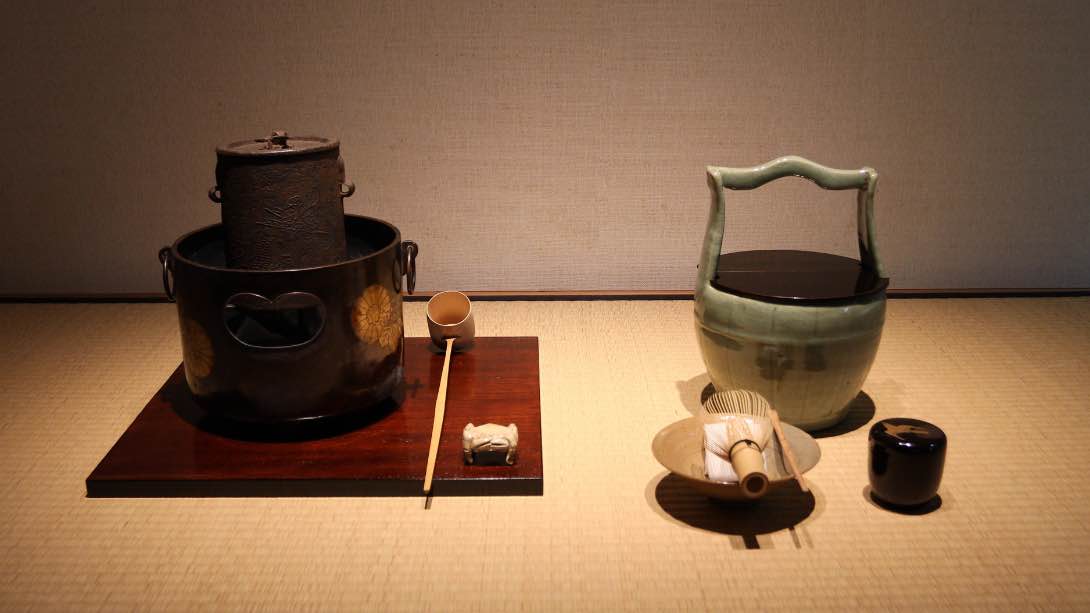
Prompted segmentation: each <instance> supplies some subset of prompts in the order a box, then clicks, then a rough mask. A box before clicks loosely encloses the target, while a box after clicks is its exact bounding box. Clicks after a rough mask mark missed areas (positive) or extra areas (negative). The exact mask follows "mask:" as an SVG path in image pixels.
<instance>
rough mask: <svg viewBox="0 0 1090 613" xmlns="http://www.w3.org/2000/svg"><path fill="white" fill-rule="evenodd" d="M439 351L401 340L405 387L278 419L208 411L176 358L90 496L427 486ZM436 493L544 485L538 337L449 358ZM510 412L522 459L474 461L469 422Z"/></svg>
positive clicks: (530, 491)
mask: <svg viewBox="0 0 1090 613" xmlns="http://www.w3.org/2000/svg"><path fill="white" fill-rule="evenodd" d="M442 366H443V355H442V353H436V351H434V350H433V349H432V346H431V344H430V341H429V340H428V339H423V338H408V339H405V393H404V398H403V399H401V400H400V404H398V402H396V401H395V400H391V401H389V402H387V403H386V404H384V405H382V406H379V407H375V408H374V409H372V410H369V411H366V412H364V413H363V414H359V415H354V416H351V417H349V418H346V419H338V420H333V421H323V422H319V423H314V424H304V425H288V426H280V427H257V426H252V425H240V424H233V423H229V422H224V421H221V420H216V419H213V418H211V417H210V416H209V415H207V414H205V413H204V412H203V411H201V409H200V407H199V406H197V404H196V401H195V400H194V399H193V397H192V395H191V394H190V393H189V390H188V388H187V387H186V384H185V376H184V374H183V372H182V369H181V367H180V366H179V367H178V369H177V370H175V371H174V373H173V374H172V375H171V376H170V378H169V379H168V380H167V382H166V383H165V384H164V385H163V387H162V388H161V389H160V390H159V391H158V392H157V393H156V394H155V396H154V397H153V398H152V399H151V400H150V401H149V402H148V405H147V406H146V407H145V408H144V410H143V411H142V412H141V413H140V414H139V415H138V416H137V417H136V420H135V421H134V422H133V423H132V425H131V426H129V428H128V430H126V431H125V433H124V434H122V435H121V438H120V439H119V440H118V441H117V443H116V444H115V445H114V447H113V448H112V449H111V450H110V452H109V453H107V454H106V457H105V458H103V460H102V462H100V463H99V465H98V467H97V468H95V470H94V472H92V473H91V475H90V476H89V477H88V478H87V495H88V496H89V497H113V496H119V497H147V496H340V495H345V496H368V495H371V496H411V495H420V493H421V488H422V485H423V480H424V469H425V466H426V463H427V457H428V443H429V435H430V433H431V425H432V412H433V409H434V405H435V397H436V391H437V389H438V386H439V378H440V374H441V371H442ZM448 386H449V387H448V395H447V416H446V420H445V421H444V425H443V431H442V437H441V439H440V443H439V452H438V457H437V460H436V469H435V484H434V486H433V490H432V492H433V494H434V495H437V496H444V495H490V494H491V495H534V494H541V493H542V457H541V397H540V390H539V383H538V341H537V338H534V337H500V338H497V337H493V338H479V339H477V342H476V344H475V346H474V347H473V348H472V349H470V350H468V351H466V352H463V353H455V354H454V355H453V356H452V357H451V369H450V380H449V384H448ZM468 422H473V423H474V424H477V425H480V424H483V423H489V422H494V423H499V424H502V425H507V424H509V423H514V424H515V425H517V426H518V429H519V458H518V461H517V462H516V464H515V465H514V466H475V465H467V464H465V462H464V461H463V459H462V428H464V427H465V425H466V423H468Z"/></svg>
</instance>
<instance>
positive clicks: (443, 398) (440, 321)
mask: <svg viewBox="0 0 1090 613" xmlns="http://www.w3.org/2000/svg"><path fill="white" fill-rule="evenodd" d="M427 311H428V332H429V333H430V334H431V342H432V343H434V344H435V346H436V347H439V348H440V349H443V351H444V355H443V375H442V377H440V379H439V393H438V394H437V395H436V396H435V418H434V420H433V421H432V427H431V445H430V446H429V448H428V467H427V470H426V471H425V472H424V497H425V502H424V506H425V508H427V507H428V506H429V501H430V496H431V483H432V478H433V477H434V476H435V458H436V456H437V455H438V453H439V436H440V434H441V433H442V431H443V414H444V413H445V412H446V406H447V375H448V374H449V373H450V353H451V351H452V350H458V351H462V350H465V349H468V348H470V347H472V346H473V338H474V332H475V331H474V326H473V307H472V305H471V304H470V302H469V297H468V296H466V295H465V294H463V293H462V292H439V293H438V294H436V295H434V296H432V298H431V300H429V301H428V309H427Z"/></svg>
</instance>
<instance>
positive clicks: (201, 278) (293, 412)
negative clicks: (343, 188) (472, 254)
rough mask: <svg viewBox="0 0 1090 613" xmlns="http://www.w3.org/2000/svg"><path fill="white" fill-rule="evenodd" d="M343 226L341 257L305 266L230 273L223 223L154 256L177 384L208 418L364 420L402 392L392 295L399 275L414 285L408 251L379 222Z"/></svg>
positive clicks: (358, 220)
mask: <svg viewBox="0 0 1090 613" xmlns="http://www.w3.org/2000/svg"><path fill="white" fill-rule="evenodd" d="M345 227H346V230H347V234H346V235H347V247H346V248H347V253H348V256H349V257H348V258H347V259H343V260H342V261H340V262H337V263H334V264H328V265H324V266H316V267H311V268H298V269H290V270H278V271H255V270H243V269H237V268H228V267H227V266H226V257H225V253H224V240H225V228H224V227H223V226H222V225H214V226H209V227H207V228H203V229H200V230H197V231H195V232H192V233H190V234H187V235H185V236H183V237H181V238H180V239H178V240H177V241H176V242H175V243H174V245H173V246H172V247H169V248H166V247H164V248H163V250H162V251H161V252H160V259H161V260H162V261H163V266H164V284H165V285H166V289H167V293H168V295H173V297H174V298H175V300H176V302H177V305H178V319H179V324H180V327H181V334H182V352H183V362H184V365H185V375H186V381H187V383H188V385H189V388H190V390H191V391H192V392H193V394H194V396H195V397H196V398H197V399H198V401H199V402H200V403H201V405H202V406H203V407H204V408H205V409H206V410H207V411H208V412H209V413H211V414H214V415H217V416H220V417H226V418H229V419H231V420H235V421H242V422H262V423H277V422H291V421H298V420H310V419H316V418H322V417H330V416H334V415H340V414H345V413H349V412H354V411H364V410H367V409H369V408H371V407H374V406H375V405H377V404H378V403H380V402H381V401H383V400H385V399H386V398H387V397H389V396H390V395H391V394H393V393H394V392H395V391H396V390H397V389H398V388H399V387H400V386H401V384H402V365H403V338H404V329H403V325H402V314H401V313H402V311H401V293H400V292H401V289H402V282H403V279H402V277H403V276H407V279H405V281H406V282H407V290H408V291H409V292H411V291H412V289H413V285H414V284H415V254H416V245H415V243H412V242H410V241H405V242H402V240H401V235H400V232H399V231H398V229H397V228H396V227H394V226H392V225H390V224H388V223H386V222H384V221H381V220H378V219H372V218H368V217H359V216H352V215H350V216H346V217H345ZM171 276H172V277H173V288H172V287H171V286H170V283H169V281H170V277H171Z"/></svg>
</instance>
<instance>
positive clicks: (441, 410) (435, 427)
mask: <svg viewBox="0 0 1090 613" xmlns="http://www.w3.org/2000/svg"><path fill="white" fill-rule="evenodd" d="M446 340H447V351H446V355H444V356H443V375H442V376H441V377H440V378H439V393H438V394H437V395H436V396H435V418H434V419H433V420H432V424H431V445H430V446H429V447H428V467H427V469H426V470H425V471H424V495H425V496H427V495H428V494H430V493H431V482H432V477H434V476H435V459H436V457H437V456H438V455H439V437H440V435H441V434H442V433H443V415H444V414H445V413H446V410H447V375H448V374H449V373H450V352H451V349H453V348H454V339H453V338H448V339H446Z"/></svg>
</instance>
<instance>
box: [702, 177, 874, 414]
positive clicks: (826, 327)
mask: <svg viewBox="0 0 1090 613" xmlns="http://www.w3.org/2000/svg"><path fill="white" fill-rule="evenodd" d="M785 176H798V177H803V178H806V179H809V180H811V181H813V182H814V183H816V184H817V185H818V186H820V187H822V188H824V189H829V190H844V189H855V190H858V194H857V196H858V197H857V207H858V211H857V217H858V235H859V256H860V260H859V262H856V261H855V260H852V259H850V258H840V256H832V255H828V254H815V253H811V252H749V253H766V254H767V253H780V254H783V253H788V254H794V255H797V256H802V257H806V256H820V257H823V258H839V259H840V260H843V261H844V262H848V263H850V264H851V265H853V266H856V267H858V268H859V269H860V270H861V271H862V274H865V275H867V276H868V278H869V279H871V280H872V281H874V282H873V283H871V284H870V286H869V287H865V288H862V289H864V290H867V291H848V292H845V293H843V294H838V295H832V296H823V297H821V299H820V300H806V299H800V300H794V299H791V298H792V297H791V296H788V297H787V298H784V297H783V296H777V297H766V296H763V295H759V294H757V295H755V294H753V293H747V292H743V291H735V290H733V289H732V288H731V287H723V286H722V285H721V284H719V283H716V281H717V270H718V268H719V265H720V251H721V250H722V248H723V232H724V217H725V214H724V209H725V206H726V190H728V189H729V190H749V189H755V188H758V187H760V186H762V185H764V184H765V183H768V182H769V181H773V180H775V179H779V178H781V177H785ZM877 181H878V174H877V173H876V172H875V171H874V170H873V169H871V168H862V169H860V170H838V169H833V168H827V167H825V166H822V165H820V164H816V163H814V162H811V161H809V160H806V159H803V158H801V157H796V156H787V157H782V158H778V159H776V160H773V161H771V162H768V163H767V164H763V165H761V166H755V167H752V168H725V167H708V185H709V187H710V188H711V196H712V198H711V214H710V215H709V218H708V227H707V230H706V234H705V236H704V246H703V251H702V253H701V256H700V264H699V273H698V276H697V285H696V291H695V315H696V331H697V337H698V340H699V344H700V351H701V354H702V356H703V358H704V364H705V365H706V366H707V370H708V375H709V377H710V378H711V381H712V384H713V385H714V386H715V388H716V389H717V390H732V389H747V390H752V391H755V392H758V393H760V394H761V395H763V396H764V397H765V398H767V399H768V401H769V402H770V403H771V404H772V406H773V408H775V409H776V410H777V411H778V412H779V414H780V417H781V418H782V419H783V420H784V421H787V422H789V423H791V424H793V425H795V426H798V427H799V428H802V429H804V430H811V431H812V430H820V429H822V428H827V427H830V426H833V425H835V424H836V423H837V422H839V421H841V420H842V419H843V418H844V417H845V416H846V414H847V412H848V410H849V408H850V404H851V402H852V400H853V399H854V398H855V397H856V396H857V395H858V394H859V391H860V389H861V388H862V386H863V382H864V381H865V380H866V378H867V373H868V372H869V371H870V368H871V364H872V363H873V362H874V357H875V354H876V353H877V351H878V344H879V341H880V339H881V337H882V326H883V324H884V322H885V314H886V286H887V285H888V279H887V278H886V275H885V273H884V271H883V269H882V264H881V261H880V260H879V258H878V249H877V244H876V242H875V228H874V191H875V187H876V184H877ZM732 255H733V254H732ZM723 257H724V258H725V257H727V256H723ZM754 274H756V275H760V274H762V273H760V272H759V271H756V272H755V273H754ZM769 274H775V272H774V271H773V272H771V273H769ZM803 274H804V275H805V273H803ZM814 274H818V275H820V274H821V272H820V271H818V272H815V273H814ZM793 278H798V277H797V275H796V277H793Z"/></svg>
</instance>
